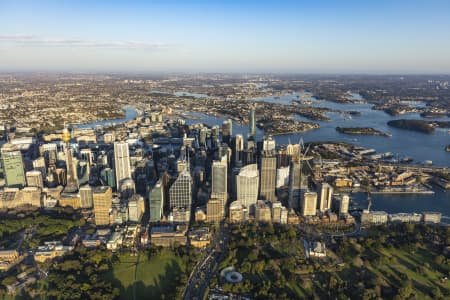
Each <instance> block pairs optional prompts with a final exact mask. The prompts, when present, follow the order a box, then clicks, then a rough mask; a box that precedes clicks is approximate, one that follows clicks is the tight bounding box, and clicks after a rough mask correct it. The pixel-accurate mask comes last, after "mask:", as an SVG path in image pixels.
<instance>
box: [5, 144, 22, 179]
mask: <svg viewBox="0 0 450 300" xmlns="http://www.w3.org/2000/svg"><path fill="white" fill-rule="evenodd" d="M1 155H2V165H3V172H4V176H5V181H6V182H5V183H6V186H7V187H17V188H22V187H24V186H25V185H26V181H25V170H24V164H23V159H22V153H20V151H19V150H17V147H16V146H15V145H12V144H5V145H3V147H2V149H1Z"/></svg>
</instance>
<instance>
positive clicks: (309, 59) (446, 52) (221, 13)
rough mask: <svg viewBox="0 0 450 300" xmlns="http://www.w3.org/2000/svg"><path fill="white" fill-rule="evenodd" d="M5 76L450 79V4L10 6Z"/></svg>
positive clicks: (2, 15)
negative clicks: (417, 76)
mask: <svg viewBox="0 0 450 300" xmlns="http://www.w3.org/2000/svg"><path fill="white" fill-rule="evenodd" d="M0 71H69V72H70V71H73V72H110V71H111V72H139V73H147V72H148V73H152V72H242V73H253V72H255V73H257V72H268V73H270V72H276V73H368V74H370V73H376V74H382V73H397V74H409V73H436V74H450V1H448V0H423V1H417V0H373V1H371V0H339V1H338V0H328V1H325V0H318V1H313V0H309V1H303V0H297V1H283V0H279V1H263V0H260V1H245V0H241V1H234V0H229V1H215V0H211V1H206V0H205V1H189V0H184V1H171V0H166V1H111V0H110V1H93V0H91V1H84V0H79V1H65V0H60V1H57V0H55V1H46V0H40V1H37V0H36V1H20V0H15V1H6V0H0Z"/></svg>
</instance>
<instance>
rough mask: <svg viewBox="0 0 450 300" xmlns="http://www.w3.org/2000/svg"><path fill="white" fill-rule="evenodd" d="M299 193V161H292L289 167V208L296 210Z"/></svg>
mask: <svg viewBox="0 0 450 300" xmlns="http://www.w3.org/2000/svg"><path fill="white" fill-rule="evenodd" d="M300 192H301V168H300V161H299V160H292V161H291V163H290V166H289V200H288V203H289V208H293V209H297V208H298V207H299V204H300V203H299V202H300Z"/></svg>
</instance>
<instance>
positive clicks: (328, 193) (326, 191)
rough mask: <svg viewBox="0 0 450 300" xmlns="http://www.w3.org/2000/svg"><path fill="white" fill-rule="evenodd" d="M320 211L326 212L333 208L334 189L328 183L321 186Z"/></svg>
mask: <svg viewBox="0 0 450 300" xmlns="http://www.w3.org/2000/svg"><path fill="white" fill-rule="evenodd" d="M319 188H320V189H319V211H321V212H324V211H327V210H329V209H330V208H331V198H332V195H333V187H332V186H331V185H329V184H328V183H326V182H323V183H321V184H320V185H319Z"/></svg>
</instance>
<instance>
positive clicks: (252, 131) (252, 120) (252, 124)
mask: <svg viewBox="0 0 450 300" xmlns="http://www.w3.org/2000/svg"><path fill="white" fill-rule="evenodd" d="M255 114H256V113H255V106H254V105H252V106H251V107H250V112H249V116H248V120H249V123H248V137H249V139H252V140H256V116H255Z"/></svg>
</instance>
